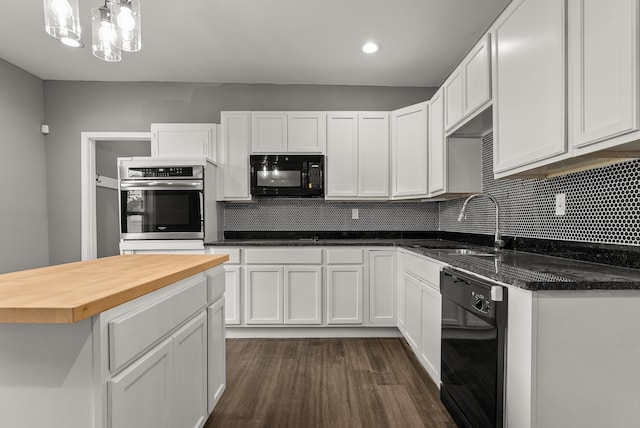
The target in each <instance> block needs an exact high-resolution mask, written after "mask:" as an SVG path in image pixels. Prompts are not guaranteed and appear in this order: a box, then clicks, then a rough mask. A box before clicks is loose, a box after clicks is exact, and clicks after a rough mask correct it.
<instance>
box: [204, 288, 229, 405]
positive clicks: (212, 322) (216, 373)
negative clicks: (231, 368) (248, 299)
mask: <svg viewBox="0 0 640 428" xmlns="http://www.w3.org/2000/svg"><path fill="white" fill-rule="evenodd" d="M207 322H208V324H209V325H208V338H207V346H208V348H209V352H208V361H207V369H208V379H207V385H208V387H207V412H208V413H211V412H212V411H213V408H214V407H215V406H216V404H217V403H218V401H219V400H220V397H221V396H222V393H223V392H224V390H225V388H226V384H227V376H226V367H227V365H226V346H225V298H224V297H223V298H221V299H218V300H217V301H216V302H215V303H213V304H212V305H210V306H209V307H208V308H207Z"/></svg>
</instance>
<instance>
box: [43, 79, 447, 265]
mask: <svg viewBox="0 0 640 428" xmlns="http://www.w3.org/2000/svg"><path fill="white" fill-rule="evenodd" d="M436 89H437V88H399V87H360V86H315V85H250V84H187V83H150V82H149V83H137V82H136V83H133V82H131V83H129V82H125V83H122V82H66V81H47V82H45V83H44V94H45V95H44V99H45V104H44V105H45V109H44V110H45V117H46V121H47V122H48V123H49V125H50V126H51V134H50V135H48V136H47V139H46V149H47V152H46V155H47V183H48V184H47V185H48V188H47V190H48V195H49V247H50V249H51V257H50V258H51V263H52V264H58V263H65V262H71V261H76V260H79V259H80V238H81V237H80V133H81V132H83V131H93V132H101V131H149V125H150V124H151V123H155V122H158V123H162V122H184V123H194V122H209V123H210V122H214V123H220V111H224V110H393V109H396V108H399V107H403V106H407V105H410V104H414V103H417V102H420V101H425V100H428V99H430V98H431V96H432V95H433V94H434V93H435V91H436Z"/></svg>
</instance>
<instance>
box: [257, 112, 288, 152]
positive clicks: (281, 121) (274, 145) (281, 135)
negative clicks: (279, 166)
mask: <svg viewBox="0 0 640 428" xmlns="http://www.w3.org/2000/svg"><path fill="white" fill-rule="evenodd" d="M286 151H287V114H286V113H279V112H251V152H252V153H284V152H286Z"/></svg>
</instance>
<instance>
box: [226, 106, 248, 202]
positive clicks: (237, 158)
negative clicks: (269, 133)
mask: <svg viewBox="0 0 640 428" xmlns="http://www.w3.org/2000/svg"><path fill="white" fill-rule="evenodd" d="M221 120H222V142H221V156H220V157H221V159H222V168H220V169H219V171H222V180H219V183H220V185H221V186H222V189H218V195H222V199H223V200H247V199H251V194H250V189H249V134H250V132H249V112H222V113H221Z"/></svg>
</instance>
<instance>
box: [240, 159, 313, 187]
mask: <svg viewBox="0 0 640 428" xmlns="http://www.w3.org/2000/svg"><path fill="white" fill-rule="evenodd" d="M249 162H250V166H251V194H252V195H253V196H272V197H273V196H276V197H277V196H285V197H323V196H324V156H323V155H288V154H279V155H251V156H250V160H249Z"/></svg>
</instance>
